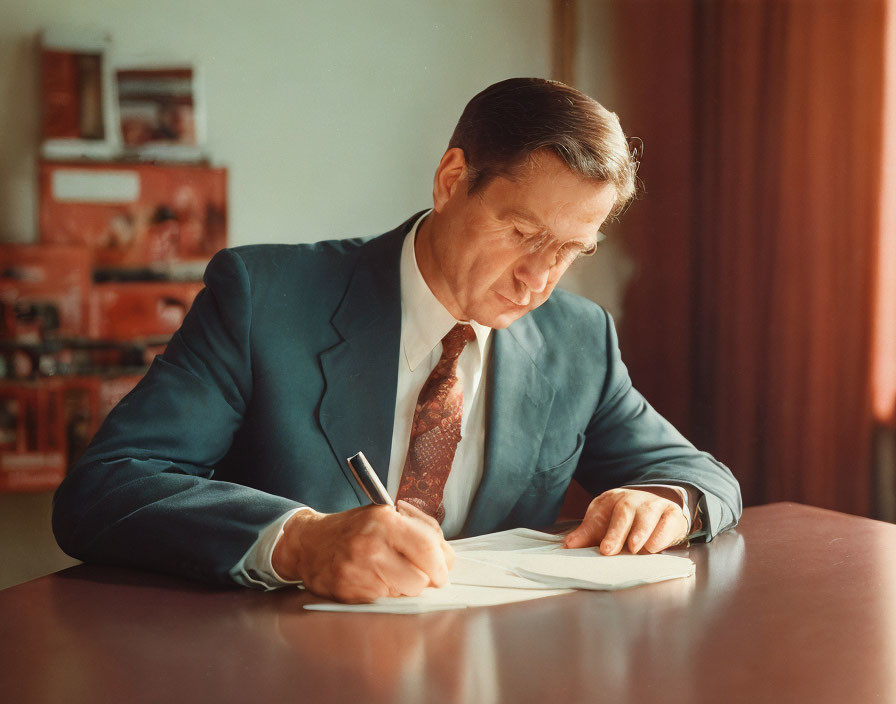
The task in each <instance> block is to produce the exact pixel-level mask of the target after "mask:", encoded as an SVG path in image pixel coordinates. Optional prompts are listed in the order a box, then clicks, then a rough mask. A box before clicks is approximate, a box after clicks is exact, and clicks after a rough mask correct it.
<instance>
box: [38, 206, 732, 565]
mask: <svg viewBox="0 0 896 704" xmlns="http://www.w3.org/2000/svg"><path fill="white" fill-rule="evenodd" d="M414 217H417V216H414ZM413 222H414V219H413V218H412V219H411V220H409V221H408V222H406V223H404V224H403V225H402V226H400V227H399V228H398V229H396V230H394V231H392V232H390V233H387V234H385V235H382V236H380V237H377V238H374V239H371V240H367V241H365V240H359V239H352V240H339V241H332V242H322V243H318V244H313V245H258V246H250V247H240V248H237V249H231V250H224V251H221V252H219V253H218V254H217V255H216V256H215V258H214V259H213V260H212V262H211V263H210V264H209V267H208V269H207V271H206V274H205V283H206V288H205V289H204V290H203V291H202V292H201V293H200V294H199V296H198V297H197V299H196V301H195V303H194V304H193V307H192V308H191V310H190V312H189V313H188V315H187V317H186V319H185V320H184V323H183V326H182V327H181V329H180V330H179V331H178V332H177V333H176V334H175V335H174V337H173V338H172V340H171V342H170V344H169V345H168V348H167V349H166V351H165V353H164V354H163V355H162V356H161V357H158V358H157V359H156V360H155V361H154V362H153V364H152V366H151V368H150V369H149V371H148V372H147V374H146V376H145V377H144V379H143V380H142V381H141V382H140V383H139V384H138V385H137V387H136V388H135V389H134V390H133V391H132V392H131V393H130V394H129V395H128V396H127V397H125V399H124V400H123V401H122V402H121V403H120V404H119V405H118V406H117V407H116V408H115V409H114V410H113V411H112V413H111V414H110V415H109V417H108V418H107V420H106V421H105V423H104V424H103V426H102V428H101V429H100V431H99V432H98V433H97V435H96V437H95V438H94V440H93V442H92V444H91V445H90V447H89V449H88V450H87V452H86V453H85V455H84V457H83V458H82V459H81V460H80V461H79V462H78V463H77V465H76V466H75V467H74V468H73V469H72V471H71V472H70V474H69V476H68V477H67V478H66V480H65V481H64V482H63V484H62V485H61V486H60V488H59V490H58V492H57V494H56V498H55V501H54V513H53V527H54V531H55V534H56V538H57V540H58V541H59V544H60V545H61V546H62V548H63V549H64V550H65V551H66V552H68V553H69V554H71V555H73V556H75V557H78V558H81V559H84V560H94V561H103V562H111V563H116V564H125V565H131V566H138V567H147V568H152V569H157V570H162V571H167V572H173V573H176V574H182V575H185V576H190V577H194V578H199V579H203V580H206V581H220V582H229V581H230V578H229V574H228V573H229V571H230V569H231V568H232V567H233V566H234V565H235V564H236V563H237V562H238V561H239V559H240V558H241V557H242V555H243V554H244V553H245V552H246V550H248V548H249V547H250V546H251V545H252V543H253V542H254V541H255V539H256V537H257V535H258V532H259V531H260V530H261V529H262V528H263V527H264V526H266V525H267V524H269V523H270V522H272V521H273V520H275V519H276V518H277V517H278V516H280V515H282V514H283V513H285V512H286V511H288V510H289V509H292V508H294V507H296V506H299V505H302V504H307V505H309V506H312V507H314V508H316V509H318V510H320V511H324V512H332V511H341V510H345V509H349V508H353V507H356V506H358V505H361V504H364V503H367V500H366V498H365V497H364V495H363V494H362V493H361V491H360V489H359V488H358V487H357V486H356V484H355V482H354V481H353V479H352V477H351V475H350V473H349V470H348V468H347V466H346V462H345V458H346V457H348V456H350V455H352V454H354V453H355V452H357V451H358V450H359V449H363V450H364V451H365V453H366V454H367V456H368V457H369V458H370V460H371V463H372V465H373V466H374V467H375V468H376V469H377V470H378V471H380V472H382V473H385V471H386V469H387V468H388V465H389V456H390V443H391V438H392V422H393V417H394V407H395V389H396V379H397V360H398V359H399V344H400V338H401V307H400V286H399V258H400V251H401V245H402V241H403V238H404V235H405V234H406V233H407V232H408V230H409V229H410V227H411V225H412V223H413ZM493 334H494V341H493V345H492V354H491V360H490V368H489V375H488V389H487V403H488V406H487V409H488V410H487V421H486V422H487V433H486V445H485V469H484V475H483V478H482V482H481V484H480V487H479V489H478V492H477V493H476V496H475V498H474V501H473V505H472V508H471V511H470V514H469V518H468V520H467V522H466V525H465V528H464V533H465V534H478V533H484V532H489V531H494V530H498V529H503V528H507V527H512V526H530V527H540V526H546V525H550V524H551V523H552V522H553V521H554V520H555V519H556V517H557V512H558V510H559V507H560V505H561V503H562V501H563V497H564V494H565V491H566V489H567V486H568V485H569V482H570V480H571V479H572V478H573V476H575V477H576V478H577V479H578V480H579V481H580V482H581V483H582V484H583V485H584V486H585V488H586V489H588V490H589V491H591V492H593V493H594V494H597V493H599V492H601V491H604V490H606V489H609V488H612V487H616V486H620V485H622V484H634V483H647V482H657V481H673V482H674V481H686V482H689V483H690V484H692V485H694V486H696V487H698V488H699V489H701V490H702V491H703V492H704V494H705V499H704V502H705V505H704V506H703V508H704V523H705V524H706V526H707V528H708V530H709V533H710V536H711V535H714V534H715V533H716V532H718V531H719V530H723V529H725V528H727V527H730V526H731V525H733V524H734V523H735V522H736V520H737V518H738V516H739V515H740V510H741V504H740V492H739V488H738V485H737V482H736V481H735V479H734V478H733V477H732V476H731V473H730V472H729V471H728V470H727V469H726V468H725V467H724V466H723V465H721V464H719V463H718V462H716V461H715V460H713V459H712V458H711V457H710V456H708V455H707V454H705V453H701V452H698V451H697V450H695V449H694V448H693V446H692V445H690V443H688V442H687V441H686V440H685V439H684V438H683V437H682V436H681V435H680V434H679V433H678V432H677V431H676V430H675V429H674V428H673V427H672V426H671V425H670V424H669V423H668V422H667V421H665V420H664V419H663V418H662V417H661V416H659V415H658V414H657V413H656V412H655V411H654V410H653V409H652V408H651V407H650V406H649V405H648V404H647V403H646V402H645V401H644V399H643V398H642V397H641V396H640V394H638V393H637V391H635V390H634V389H633V388H632V385H631V382H630V380H629V377H628V374H627V372H626V369H625V366H624V365H623V364H622V361H621V359H620V357H619V351H618V348H617V344H616V336H615V331H614V329H613V325H612V321H611V320H610V318H609V316H608V315H607V314H606V313H605V312H604V311H603V310H602V309H601V308H600V307H598V306H597V305H595V304H594V303H591V302H589V301H586V300H585V299H582V298H579V297H576V296H573V295H571V294H569V293H566V292H564V291H555V292H554V294H553V295H552V296H551V298H550V299H549V300H548V301H547V302H546V303H545V304H544V305H543V306H541V307H540V308H538V309H537V310H535V311H533V312H531V313H529V314H528V315H527V316H525V317H523V318H521V319H520V320H518V321H516V322H515V323H513V325H511V326H510V327H509V328H507V329H506V330H497V331H495V332H494V333H493ZM382 479H383V482H384V483H385V479H386V478H385V476H382Z"/></svg>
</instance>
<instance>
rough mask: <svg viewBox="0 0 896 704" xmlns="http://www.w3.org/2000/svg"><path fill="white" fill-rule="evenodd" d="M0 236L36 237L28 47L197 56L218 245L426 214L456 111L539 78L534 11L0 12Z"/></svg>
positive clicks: (38, 4)
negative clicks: (74, 35) (220, 229)
mask: <svg viewBox="0 0 896 704" xmlns="http://www.w3.org/2000/svg"><path fill="white" fill-rule="evenodd" d="M0 6H2V10H0V18H2V20H0V116H2V118H0V119H2V130H0V163H2V164H3V168H2V169H0V238H2V239H6V240H18V241H31V240H33V239H34V238H35V237H36V222H35V210H36V201H35V167H34V155H35V153H36V148H37V139H38V119H39V111H38V105H37V66H36V61H35V59H34V50H33V37H34V36H35V34H36V33H37V32H38V31H39V29H40V28H41V27H42V26H45V25H48V24H53V25H61V26H86V27H99V28H104V29H108V30H109V31H110V32H111V34H112V36H113V40H114V48H113V51H114V54H113V61H116V62H119V63H125V62H132V61H134V60H135V59H140V58H143V57H146V56H161V57H169V58H175V59H178V58H187V59H194V60H196V61H197V62H198V63H199V65H200V67H201V69H202V70H203V71H204V74H205V78H204V87H205V91H206V95H207V99H208V100H207V103H208V120H207V121H208V135H209V138H208V147H209V152H210V154H211V155H212V158H213V160H214V161H215V162H217V163H220V164H223V165H226V166H228V167H229V168H230V178H231V181H230V216H231V220H230V225H231V226H230V232H231V243H232V244H235V245H238V244H246V243H250V242H269V241H286V242H293V241H313V240H316V239H321V238H323V237H331V236H349V235H359V234H375V233H378V232H382V231H384V230H386V229H389V228H391V227H393V226H395V225H398V224H399V223H401V222H402V221H403V220H404V219H405V218H406V217H407V216H408V215H410V214H411V213H412V212H413V211H415V210H416V209H420V208H422V207H425V206H426V205H427V201H428V197H429V193H430V189H431V178H432V172H433V170H434V168H435V165H436V164H437V162H438V158H439V157H440V156H441V153H442V151H444V148H445V145H446V143H447V140H448V137H449V136H450V133H451V129H452V127H453V124H454V122H455V121H456V120H457V117H458V116H459V114H460V110H461V109H462V108H463V106H464V104H465V103H466V101H467V100H468V99H469V98H470V97H471V96H472V95H473V94H474V93H475V92H477V91H478V90H480V89H481V88H483V87H485V86H486V85H488V84H489V83H492V82H494V81H496V80H499V79H501V78H506V77H508V76H512V75H539V76H546V75H547V74H548V71H549V68H550V66H549V60H550V58H549V57H550V51H549V49H550V23H549V10H550V4H549V1H548V0H485V1H482V0H480V1H478V2H477V1H475V0H454V1H448V0H430V1H429V2H425V1H420V0H376V1H375V2H369V1H365V0H314V1H308V0H306V1H304V2H303V1H302V0H256V1H255V2H252V3H248V2H244V1H242V0H215V1H211V0H155V1H154V2H133V1H132V2H113V1H112V0H79V2H70V1H69V0H0Z"/></svg>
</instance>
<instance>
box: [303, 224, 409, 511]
mask: <svg viewBox="0 0 896 704" xmlns="http://www.w3.org/2000/svg"><path fill="white" fill-rule="evenodd" d="M411 224H413V220H410V221H408V222H407V223H405V224H404V225H402V226H401V227H399V228H398V229H397V230H394V231H392V232H390V233H388V234H387V235H384V236H383V237H380V238H377V239H376V240H372V241H371V242H369V243H368V244H366V245H365V246H364V248H363V249H364V251H362V252H361V253H360V256H359V261H358V265H357V267H356V269H355V272H354V274H353V275H352V278H351V281H350V282H349V285H348V288H347V289H346V294H345V297H344V298H343V300H342V303H341V304H340V306H339V308H338V310H337V311H336V313H335V314H334V316H333V319H332V324H333V327H334V328H335V329H336V330H337V332H338V333H339V334H340V336H341V337H342V341H341V342H339V343H337V344H336V345H334V346H333V347H331V348H330V349H328V350H326V351H325V352H324V353H323V354H321V356H320V362H321V370H322V373H323V377H324V383H325V391H324V395H323V398H322V399H321V404H320V415H319V417H320V424H321V428H322V430H323V432H324V435H326V437H327V441H328V442H329V444H330V447H331V449H332V450H333V453H334V455H335V457H336V461H337V462H338V463H339V467H340V469H341V470H342V472H343V473H344V474H345V477H346V479H347V480H348V482H349V484H350V485H351V487H352V489H353V490H354V492H355V494H356V496H357V497H358V501H359V503H361V504H367V503H369V501H368V499H367V497H366V496H365V495H364V493H363V492H362V491H361V489H360V487H358V485H357V483H356V482H355V480H354V477H352V475H351V471H350V470H349V468H348V465H347V463H346V458H347V457H350V456H351V455H353V454H355V453H356V452H358V451H359V450H362V451H363V452H364V454H365V455H366V456H367V458H368V459H369V460H370V463H371V465H373V467H374V469H375V470H376V473H377V474H378V475H379V477H380V479H381V480H382V482H383V484H385V483H386V474H387V473H388V471H389V455H390V452H391V443H392V424H393V421H394V416H395V387H396V384H397V376H398V368H397V360H398V352H399V345H400V343H401V284H400V277H399V259H400V254H401V245H402V242H403V241H404V235H405V233H406V232H407V231H408V229H409V227H410V225H411Z"/></svg>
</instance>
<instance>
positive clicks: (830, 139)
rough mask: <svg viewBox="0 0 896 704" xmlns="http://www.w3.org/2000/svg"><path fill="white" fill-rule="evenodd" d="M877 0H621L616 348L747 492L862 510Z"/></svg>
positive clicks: (866, 464)
mask: <svg viewBox="0 0 896 704" xmlns="http://www.w3.org/2000/svg"><path fill="white" fill-rule="evenodd" d="M885 9H886V8H885V0H827V1H822V0H818V1H817V2H812V1H809V0H752V1H747V0H738V1H735V0H715V1H714V2H708V1H707V2H698V1H694V0H621V1H619V2H617V3H615V4H614V12H615V26H616V27H618V28H619V30H620V31H619V33H618V34H617V45H618V52H617V53H618V66H619V67H620V70H619V72H618V73H620V74H621V75H622V76H623V81H622V83H623V92H624V97H623V100H622V105H621V109H620V112H621V113H622V115H621V117H622V122H623V125H625V127H626V130H627V131H628V132H629V133H630V134H634V135H637V136H640V137H641V138H642V139H643V140H644V142H645V155H644V159H643V161H642V167H641V176H642V178H643V181H644V183H645V186H646V192H645V195H644V197H643V199H642V200H641V201H640V202H637V203H635V204H634V206H633V207H632V208H631V210H630V212H629V213H628V214H627V215H626V216H625V218H624V219H623V222H622V226H621V228H620V229H621V230H623V231H624V233H625V234H624V237H625V239H626V241H627V244H628V247H629V249H630V252H631V253H632V255H633V257H634V258H635V260H636V264H637V268H638V274H637V277H636V279H635V281H634V282H633V283H632V284H631V286H630V289H629V292H628V294H627V298H626V304H625V317H624V320H623V323H624V324H623V330H622V336H621V340H622V345H623V355H624V358H625V359H626V360H627V362H628V364H629V367H630V369H631V372H632V377H633V379H634V382H635V384H636V386H638V387H639V388H640V389H641V390H642V391H643V392H644V394H645V396H647V398H648V400H650V401H651V402H652V403H653V404H654V405H655V406H657V408H658V409H659V410H660V411H661V412H663V413H665V414H666V415H667V416H668V417H669V418H670V419H671V420H673V422H675V423H676V424H677V425H678V426H679V427H680V428H681V429H682V430H683V431H684V432H685V434H686V435H688V436H689V437H691V438H692V439H693V440H694V441H695V442H696V443H697V444H698V445H700V446H701V447H703V448H705V449H707V450H709V451H711V452H713V454H715V455H716V456H717V457H718V458H719V459H720V460H722V461H724V462H725V463H726V464H728V465H729V466H730V467H731V468H732V470H733V471H734V473H735V475H736V476H737V477H738V478H739V479H740V481H741V485H742V488H743V491H744V499H745V502H746V503H747V504H755V503H765V502H769V501H777V500H794V501H800V502H803V503H809V504H813V505H818V506H824V507H829V508H834V509H838V510H842V511H847V512H851V513H858V514H865V515H867V514H868V513H869V512H870V500H871V488H870V487H871V479H870V456H869V452H870V442H871V433H872V422H873V418H872V404H871V350H872V341H871V331H872V317H873V315H874V305H873V304H874V298H875V291H876V284H877V281H876V275H877V256H878V251H879V243H880V240H879V235H880V228H879V225H880V219H879V213H880V202H881V151H882V134H883V128H882V114H883V97H882V96H883V85H884V72H883V67H884V46H885V27H886V22H885V14H886V13H885Z"/></svg>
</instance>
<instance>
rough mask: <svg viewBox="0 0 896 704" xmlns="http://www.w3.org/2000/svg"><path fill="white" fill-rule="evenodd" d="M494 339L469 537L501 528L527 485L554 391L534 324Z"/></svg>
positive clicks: (523, 323)
mask: <svg viewBox="0 0 896 704" xmlns="http://www.w3.org/2000/svg"><path fill="white" fill-rule="evenodd" d="M493 334H494V336H495V339H494V342H493V349H492V355H491V357H492V358H491V367H490V369H489V376H488V378H489V380H490V381H489V397H488V427H487V430H486V440H485V469H484V471H483V476H482V482H481V483H480V485H479V490H478V491H477V492H476V497H475V499H474V500H473V505H472V507H471V509H470V515H469V517H468V518H467V522H466V524H465V525H464V530H463V533H464V534H465V535H471V534H477V533H484V532H489V531H492V530H494V529H495V528H496V527H498V526H499V525H500V523H501V522H502V521H503V519H504V518H505V517H506V516H507V514H508V513H509V512H510V510H511V509H512V508H513V506H514V504H516V502H517V500H518V499H519V497H520V494H521V493H522V492H523V490H524V489H525V488H526V486H528V484H529V481H530V479H531V477H532V473H533V472H534V471H535V463H536V461H537V459H538V453H539V449H540V447H541V441H542V438H543V437H544V432H545V426H546V424H547V420H548V415H549V414H550V410H551V404H552V403H553V401H554V388H553V386H551V384H550V383H549V382H548V380H547V379H546V378H545V377H544V375H543V374H542V373H541V370H540V369H539V366H538V365H539V363H540V362H541V357H542V352H543V348H544V337H542V334H541V331H540V330H539V329H538V326H537V325H536V324H535V322H534V321H533V319H532V318H531V317H529V316H527V317H525V318H521V319H520V320H518V321H517V322H515V323H514V324H513V325H511V326H510V327H509V328H507V329H506V330H496V331H495V332H494V333H493Z"/></svg>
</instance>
